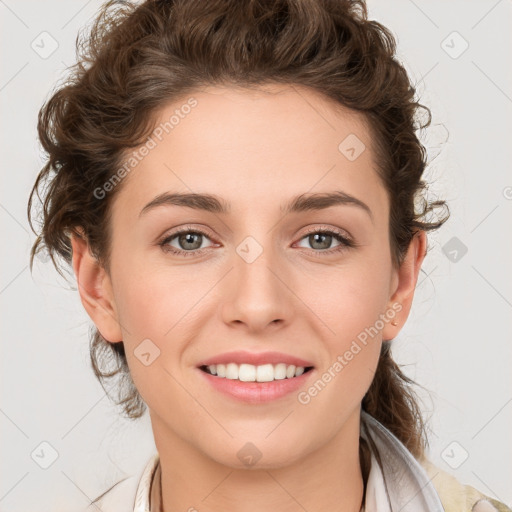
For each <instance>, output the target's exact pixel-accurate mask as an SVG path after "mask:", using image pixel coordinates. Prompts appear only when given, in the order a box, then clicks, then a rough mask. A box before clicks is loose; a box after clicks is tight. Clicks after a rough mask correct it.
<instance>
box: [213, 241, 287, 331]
mask: <svg viewBox="0 0 512 512" xmlns="http://www.w3.org/2000/svg"><path fill="white" fill-rule="evenodd" d="M261 249H262V248H258V246H257V245H256V244H253V245H251V243H250V241H249V243H248V245H244V244H241V246H239V247H238V248H237V252H236V254H234V258H233V262H234V263H233V265H234V268H233V269H232V270H231V272H229V275H228V276H226V281H225V287H224V289H223V291H222V293H223V297H222V300H223V304H222V318H223V321H224V322H225V323H226V324H229V325H230V326H236V327H238V328H243V329H245V330H246V332H251V333H261V332H263V331H264V330H265V329H269V328H275V327H277V326H281V327H283V326H284V325H287V324H289V323H290V322H291V319H292V315H293V314H294V309H295V308H294V307H293V304H292V302H293V300H294V293H293V291H292V288H291V284H290V283H289V281H290V279H291V278H290V276H289V274H290V273H289V272H286V270H285V266H284V265H283V263H284V262H283V261H278V258H277V257H276V255H275V254H274V252H273V251H272V250H271V249H270V248H265V249H264V250H262V251H261ZM255 251H256V253H255ZM259 251H261V253H260V254H259V255H257V257H256V258H255V259H254V260H253V257H254V256H255V255H256V254H258V252H259ZM251 252H252V254H251Z"/></svg>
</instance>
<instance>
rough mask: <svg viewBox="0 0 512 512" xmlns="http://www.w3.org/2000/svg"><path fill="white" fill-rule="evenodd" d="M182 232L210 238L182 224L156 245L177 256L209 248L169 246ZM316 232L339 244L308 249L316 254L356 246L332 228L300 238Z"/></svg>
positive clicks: (200, 251)
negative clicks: (329, 237)
mask: <svg viewBox="0 0 512 512" xmlns="http://www.w3.org/2000/svg"><path fill="white" fill-rule="evenodd" d="M184 233H193V234H196V235H202V236H205V237H206V238H209V239H211V238H212V237H211V236H210V235H209V234H208V233H206V232H205V231H203V230H201V229H198V228H192V227H190V226H184V227H182V228H179V229H177V230H176V231H174V232H173V233H171V234H170V235H169V236H167V237H165V238H164V239H163V240H162V241H161V242H159V244H158V245H159V246H160V247H161V248H162V250H163V251H164V252H170V253H172V254H175V255H178V256H185V257H188V256H198V255H201V254H203V252H204V251H206V250H208V249H209V247H204V248H203V249H195V250H192V251H184V250H182V249H176V248H175V247H171V246H169V245H168V244H169V242H171V240H173V239H174V238H176V237H177V236H179V235H181V234H184ZM317 233H319V234H323V235H332V236H333V237H334V238H335V239H336V240H337V241H338V242H340V245H338V246H337V247H334V248H332V249H324V250H315V249H310V250H311V251H313V252H314V253H315V255H318V256H330V255H332V254H335V253H338V252H341V251H345V250H347V249H349V248H352V247H356V243H355V242H354V241H353V240H351V239H349V238H348V237H346V236H345V235H343V234H342V233H341V232H340V231H337V230H332V229H321V228H314V229H311V230H309V231H307V232H306V233H305V234H304V235H303V236H302V237H301V238H300V240H303V239H304V238H306V237H308V236H311V235H313V234H317ZM300 240H299V241H300Z"/></svg>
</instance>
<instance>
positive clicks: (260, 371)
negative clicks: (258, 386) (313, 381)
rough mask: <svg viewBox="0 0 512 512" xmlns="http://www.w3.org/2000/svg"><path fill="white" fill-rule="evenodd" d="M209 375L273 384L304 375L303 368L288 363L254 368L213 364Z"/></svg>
mask: <svg viewBox="0 0 512 512" xmlns="http://www.w3.org/2000/svg"><path fill="white" fill-rule="evenodd" d="M206 368H207V371H208V373H210V374H212V375H217V376H218V377H224V378H226V379H231V380H240V381H242V382H271V381H273V380H282V379H291V378H293V377H299V376H300V375H302V374H303V373H304V367H303V366H297V367H296V366H295V365H293V364H290V365H287V364H286V363H279V364H274V365H272V364H263V365H260V366H254V365H252V364H245V363H243V364H240V365H238V364H236V363H228V364H212V365H210V366H207V367H206Z"/></svg>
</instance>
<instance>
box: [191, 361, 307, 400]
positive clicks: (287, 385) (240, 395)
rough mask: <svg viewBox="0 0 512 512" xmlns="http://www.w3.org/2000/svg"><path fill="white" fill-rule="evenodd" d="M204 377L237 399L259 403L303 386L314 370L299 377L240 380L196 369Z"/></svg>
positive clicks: (221, 390)
mask: <svg viewBox="0 0 512 512" xmlns="http://www.w3.org/2000/svg"><path fill="white" fill-rule="evenodd" d="M197 371H198V372H199V373H201V374H202V375H203V376H204V378H205V379H206V380H207V382H209V383H210V384H211V385H212V386H213V387H214V388H215V389H216V390H217V391H220V392H221V393H224V394H225V395H229V396H231V397H233V398H235V399H237V400H239V401H242V402H246V403H251V404H260V403H265V402H270V401H271V400H277V399H278V398H282V397H284V396H286V395H289V394H290V393H293V392H294V391H297V390H298V389H299V388H300V387H301V386H304V384H305V382H306V380H307V379H309V377H310V375H311V374H312V373H313V372H314V368H313V369H311V370H309V371H308V372H306V373H303V374H302V375H300V376H299V377H292V378H291V379H280V380H273V381H271V382H242V381H240V380H235V379H226V378H225V377H217V376H216V375H211V374H209V373H206V372H205V371H203V370H201V369H199V368H198V369H197Z"/></svg>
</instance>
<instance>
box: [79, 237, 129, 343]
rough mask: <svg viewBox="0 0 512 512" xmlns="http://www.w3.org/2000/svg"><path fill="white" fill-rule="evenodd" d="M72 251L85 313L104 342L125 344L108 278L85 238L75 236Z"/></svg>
mask: <svg viewBox="0 0 512 512" xmlns="http://www.w3.org/2000/svg"><path fill="white" fill-rule="evenodd" d="M79 231H81V230H79ZM82 233H83V231H82ZM71 247H72V249H73V271H74V273H75V276H76V280H77V285H78V292H79V293H80V299H81V301H82V304H83V306H84V308H85V310H86V311H87V313H88V314H89V316H90V317H91V319H92V321H93V322H94V323H95V325H96V327H97V328H98V330H99V331H100V333H101V335H102V336H103V338H105V340H107V341H110V342H111V343H117V342H119V341H122V339H123V336H122V333H121V327H120V325H119V322H118V315H117V311H116V308H115V302H114V294H113V289H112V284H111V281H110V277H109V275H108V274H107V272H106V271H105V269H104V268H103V267H102V266H101V265H100V264H99V263H98V260H97V259H96V258H95V257H94V256H93V255H92V254H91V252H90V250H89V245H88V243H87V241H86V237H85V235H83V236H82V237H80V236H77V235H76V234H74V233H73V234H72V236H71Z"/></svg>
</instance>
